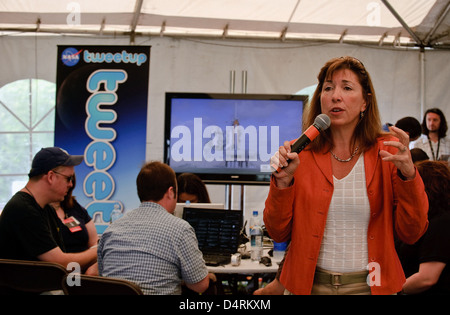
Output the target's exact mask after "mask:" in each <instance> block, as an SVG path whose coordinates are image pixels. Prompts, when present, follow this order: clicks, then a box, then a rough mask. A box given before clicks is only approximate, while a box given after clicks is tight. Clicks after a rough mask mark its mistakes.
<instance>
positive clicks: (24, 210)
mask: <svg viewBox="0 0 450 315" xmlns="http://www.w3.org/2000/svg"><path fill="white" fill-rule="evenodd" d="M58 220H59V218H58V217H57V216H56V213H55V211H54V209H53V208H51V207H50V206H45V207H44V208H41V207H40V206H39V204H38V203H37V202H36V200H35V199H34V197H32V196H30V195H29V194H27V193H25V192H20V191H19V192H17V193H16V194H15V195H14V196H13V197H12V198H11V199H10V200H9V202H8V203H7V204H6V205H5V208H4V209H3V211H2V213H1V215H0V258H4V259H18V260H38V259H37V256H39V255H41V254H44V253H46V252H48V251H49V250H52V249H54V248H55V247H58V246H59V247H60V248H61V250H62V251H65V248H64V243H63V241H62V238H61V234H60V229H59V227H58Z"/></svg>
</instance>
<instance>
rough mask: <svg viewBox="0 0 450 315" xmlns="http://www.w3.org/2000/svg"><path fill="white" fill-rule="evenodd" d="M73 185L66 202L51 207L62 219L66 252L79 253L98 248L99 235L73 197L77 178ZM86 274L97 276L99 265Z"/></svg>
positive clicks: (61, 229)
mask: <svg viewBox="0 0 450 315" xmlns="http://www.w3.org/2000/svg"><path fill="white" fill-rule="evenodd" d="M72 184H73V185H72V187H71V188H70V189H69V191H68V192H67V195H66V196H65V197H64V200H63V201H61V202H54V203H51V204H50V206H52V207H53V209H55V212H56V215H57V216H58V218H59V219H60V221H58V225H59V228H60V231H61V236H62V239H63V242H64V246H65V250H66V252H67V253H78V252H82V251H85V250H87V249H89V248H91V247H93V246H97V242H98V235H97V230H96V228H95V224H94V221H93V220H92V218H91V217H90V216H89V214H88V213H87V211H86V209H85V208H83V207H82V206H81V205H80V204H79V203H78V202H77V201H76V199H75V197H74V196H72V192H73V190H74V188H75V185H76V179H75V176H74V177H73V180H72ZM86 274H90V275H97V274H98V269H97V263H95V264H94V265H92V266H91V267H90V268H89V269H88V270H87V271H86Z"/></svg>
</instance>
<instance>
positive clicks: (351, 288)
mask: <svg viewBox="0 0 450 315" xmlns="http://www.w3.org/2000/svg"><path fill="white" fill-rule="evenodd" d="M311 295H371V292H370V287H369V286H368V285H367V283H365V282H363V283H352V284H346V285H340V286H334V285H331V284H318V283H314V284H313V287H312V290H311Z"/></svg>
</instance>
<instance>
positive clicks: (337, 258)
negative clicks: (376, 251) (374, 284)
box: [317, 154, 370, 272]
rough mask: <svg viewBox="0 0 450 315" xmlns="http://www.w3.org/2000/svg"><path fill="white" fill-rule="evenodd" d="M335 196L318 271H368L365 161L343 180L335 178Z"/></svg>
mask: <svg viewBox="0 0 450 315" xmlns="http://www.w3.org/2000/svg"><path fill="white" fill-rule="evenodd" d="M333 181H334V192H333V197H332V199H331V204H330V208H329V210H328V216H327V221H326V226H325V231H324V235H323V239H322V245H321V248H320V253H319V258H318V261H317V267H320V268H322V269H326V270H329V271H334V272H354V271H361V270H367V264H368V251H367V228H368V226H369V219H370V205H369V199H368V197H367V188H366V177H365V171H364V157H363V154H361V155H360V157H359V159H358V161H357V162H356V164H355V166H354V167H353V169H352V170H351V172H350V173H349V174H348V175H347V176H346V177H344V178H342V179H337V178H335V177H334V176H333Z"/></svg>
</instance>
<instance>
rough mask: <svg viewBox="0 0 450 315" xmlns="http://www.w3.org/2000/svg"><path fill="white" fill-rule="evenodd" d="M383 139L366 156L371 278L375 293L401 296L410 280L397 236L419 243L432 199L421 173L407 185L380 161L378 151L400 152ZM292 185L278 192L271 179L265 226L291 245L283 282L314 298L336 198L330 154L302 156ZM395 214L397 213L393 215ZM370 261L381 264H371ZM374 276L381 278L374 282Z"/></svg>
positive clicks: (297, 291) (405, 240) (298, 292)
mask: <svg viewBox="0 0 450 315" xmlns="http://www.w3.org/2000/svg"><path fill="white" fill-rule="evenodd" d="M387 140H397V138H394V137H392V136H384V137H380V138H379V139H378V141H377V143H376V144H375V145H374V146H373V147H372V148H371V149H370V150H368V151H367V152H364V165H365V176H366V185H367V195H368V198H369V203H370V214H371V215H370V220H369V227H368V232H367V243H368V253H369V261H368V262H367V264H368V266H369V267H370V268H372V267H373V269H369V272H370V274H369V276H371V277H372V280H373V284H374V285H372V286H371V292H372V294H393V293H396V292H400V291H401V289H402V285H403V283H404V282H405V275H404V273H403V269H402V266H401V264H400V261H399V259H398V256H397V253H396V251H395V246H394V229H395V232H396V237H399V238H400V239H401V240H402V241H404V242H406V243H408V244H412V243H415V242H416V241H417V240H418V239H419V238H420V237H421V236H422V235H423V234H424V233H425V231H426V229H427V227H428V219H427V217H428V198H427V195H426V193H425V190H424V185H423V181H422V178H421V177H420V175H419V173H418V172H417V170H416V177H415V178H414V179H413V180H409V181H404V180H402V179H401V178H400V177H399V176H398V175H397V168H396V167H395V166H394V164H392V163H391V162H384V161H382V160H381V157H380V156H379V154H378V152H379V151H380V150H385V151H388V152H390V153H392V154H394V153H396V152H397V149H396V148H393V147H390V146H385V145H384V144H383V141H387ZM299 157H300V166H299V167H298V169H297V171H296V173H295V175H294V182H293V184H292V186H290V187H288V188H285V189H279V188H277V187H276V184H275V182H274V180H273V179H272V181H271V184H270V190H269V194H268V197H267V200H266V203H265V209H264V223H265V226H266V228H267V231H268V232H269V235H270V236H271V237H272V238H273V239H274V240H275V241H276V242H284V241H287V240H291V245H290V249H289V251H288V253H287V256H286V259H285V262H284V265H283V270H282V273H281V277H280V281H281V283H282V284H283V285H284V287H285V288H286V289H287V290H289V291H290V292H292V293H294V294H310V293H311V289H312V286H313V281H314V272H315V269H316V263H317V258H318V257H319V251H320V247H321V242H322V237H323V233H324V230H325V223H326V219H327V213H328V208H329V206H330V202H331V197H332V195H333V177H332V176H333V174H332V169H331V155H330V153H314V152H312V151H311V150H304V151H302V152H300V154H299ZM394 209H395V210H394ZM371 262H373V263H377V264H370V263H371ZM373 277H378V278H377V279H373Z"/></svg>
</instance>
